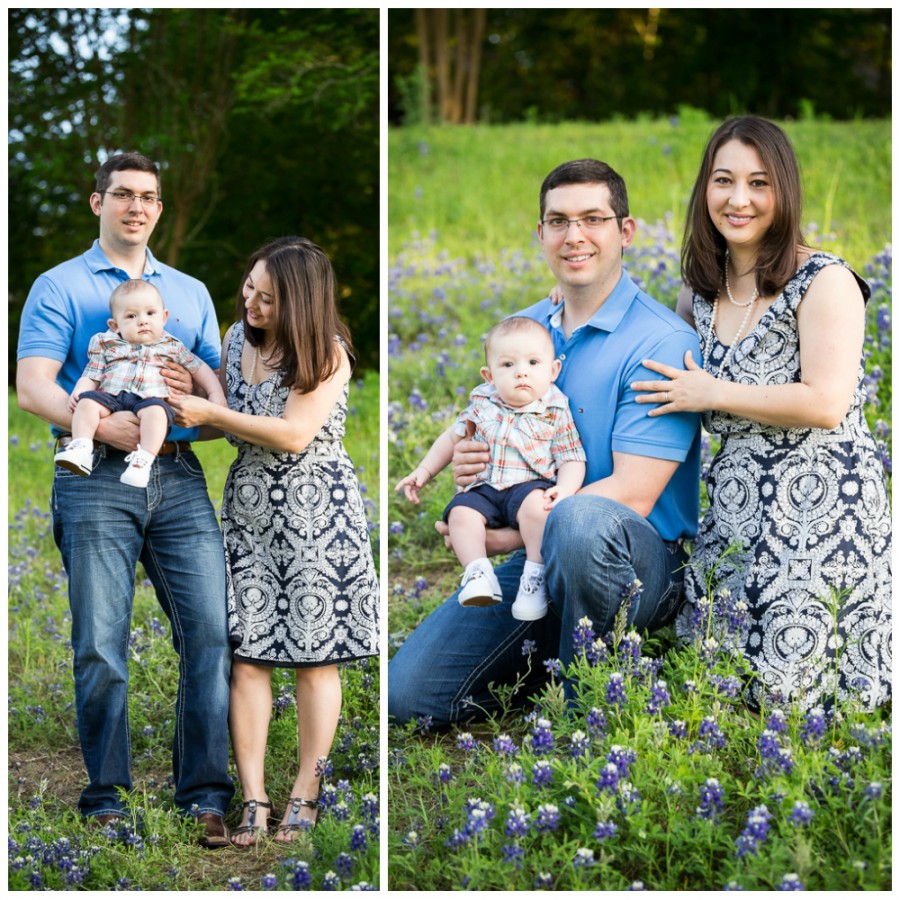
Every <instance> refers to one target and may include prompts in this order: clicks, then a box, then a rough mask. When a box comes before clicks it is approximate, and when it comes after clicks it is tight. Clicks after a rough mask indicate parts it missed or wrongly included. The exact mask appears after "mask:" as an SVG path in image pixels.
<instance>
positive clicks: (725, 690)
mask: <svg viewBox="0 0 900 900" xmlns="http://www.w3.org/2000/svg"><path fill="white" fill-rule="evenodd" d="M709 683H710V684H711V685H712V686H713V689H714V690H715V692H716V693H717V694H718V695H719V696H720V697H724V698H725V699H726V700H737V699H738V698H739V697H740V695H741V688H742V685H741V680H740V678H738V677H737V676H736V675H718V674H712V675H710V676H709Z"/></svg>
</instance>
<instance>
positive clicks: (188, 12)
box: [8, 8, 379, 365]
mask: <svg viewBox="0 0 900 900" xmlns="http://www.w3.org/2000/svg"><path fill="white" fill-rule="evenodd" d="M8 16H9V210H10V214H9V245H10V247H11V248H15V249H14V250H13V252H11V253H10V260H9V270H10V277H9V290H10V307H11V308H10V312H11V316H10V320H11V323H12V330H13V332H15V328H16V323H17V321H18V313H19V311H20V309H21V305H22V303H23V302H24V299H25V296H26V295H27V292H28V289H29V287H30V286H31V283H32V281H33V280H34V278H35V277H36V276H37V275H38V274H40V273H41V272H42V271H44V270H46V269H47V268H49V267H51V266H53V265H55V264H57V263H59V262H61V261H63V260H64V259H68V258H70V257H72V256H75V255H77V254H78V253H80V252H83V251H84V250H85V249H87V247H88V246H89V245H90V242H91V241H92V240H93V239H94V238H95V237H96V236H97V223H96V219H95V218H94V216H93V215H92V214H91V212H90V209H89V207H88V197H89V196H90V194H91V192H92V191H93V187H94V174H95V172H96V170H97V168H98V167H99V166H100V164H101V163H102V162H103V161H104V160H105V159H106V158H108V157H109V156H111V155H112V154H114V153H116V152H119V151H122V150H137V151H139V152H141V153H144V154H145V155H147V156H149V157H151V158H152V159H155V160H157V161H158V162H159V163H160V165H161V169H162V194H163V199H164V212H163V216H162V218H161V220H160V224H159V226H158V228H157V230H156V233H155V234H154V237H153V240H152V242H151V249H152V250H153V252H154V253H155V254H156V255H157V256H158V257H159V258H160V259H162V260H164V261H165V262H168V263H170V264H172V265H177V266H178V267H179V268H180V269H183V270H184V271H186V272H188V273H190V274H191V275H194V276H196V277H197V278H200V279H201V280H202V281H203V282H204V283H205V284H206V285H207V287H208V288H209V290H210V293H211V294H212V296H213V299H214V301H215V303H216V307H217V310H218V312H219V316H220V320H221V322H222V324H223V326H225V325H227V324H228V323H230V322H231V321H232V320H233V316H234V303H235V297H236V296H237V290H238V287H239V285H238V282H239V280H240V277H241V274H242V272H243V266H244V263H245V261H246V259H247V258H248V256H249V255H250V253H251V252H252V251H253V250H255V249H256V248H257V247H258V246H259V245H261V244H262V243H263V242H264V241H266V240H268V239H269V238H272V237H277V236H279V235H284V234H301V235H304V236H305V237H308V238H310V239H311V240H313V241H315V242H317V243H318V244H320V245H321V246H322V248H323V249H324V250H325V251H326V253H328V255H329V256H330V257H331V259H332V262H333V264H334V267H335V271H336V273H337V276H338V281H339V286H340V292H341V297H340V300H341V311H342V314H343V315H344V317H345V319H347V320H348V322H349V323H350V325H351V327H352V330H353V337H354V343H355V344H356V346H357V349H358V350H359V353H360V357H361V361H362V363H363V364H367V365H373V364H375V363H376V362H377V354H378V322H379V319H378V287H379V283H378V252H379V242H378V226H379V213H378V210H379V206H378V204H379V191H378V177H379V176H378V173H379V155H378V137H379V118H378V100H379V75H378V72H379V69H378V51H379V15H378V10H377V9H376V10H371V9H356V10H353V9H347V10H338V9H309V10H290V9H211V10H201V9H184V8H178V9H133V8H129V9H112V8H87V9H84V8H78V9H69V8H65V9H18V8H17V9H10V10H9V11H8ZM11 338H12V340H11V344H12V345H13V346H14V344H15V333H13V334H12V335H11Z"/></svg>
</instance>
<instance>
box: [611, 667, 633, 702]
mask: <svg viewBox="0 0 900 900" xmlns="http://www.w3.org/2000/svg"><path fill="white" fill-rule="evenodd" d="M606 702H607V703H608V704H609V705H610V706H615V705H617V704H620V705H622V706H624V705H625V704H626V703H627V702H628V697H627V696H626V694H625V676H624V675H622V673H621V672H613V673H612V674H611V675H610V676H609V683H608V684H607V685H606Z"/></svg>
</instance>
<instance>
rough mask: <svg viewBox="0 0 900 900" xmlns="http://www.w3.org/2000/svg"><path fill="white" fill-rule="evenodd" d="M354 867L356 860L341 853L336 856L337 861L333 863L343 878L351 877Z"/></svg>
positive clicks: (347, 854)
mask: <svg viewBox="0 0 900 900" xmlns="http://www.w3.org/2000/svg"><path fill="white" fill-rule="evenodd" d="M355 865H356V860H355V859H354V858H353V857H352V856H351V855H350V854H349V853H344V852H343V851H342V852H341V853H339V854H338V855H337V859H335V861H334V867H335V868H336V869H337V870H338V873H339V874H340V875H341V876H343V877H344V878H350V876H351V875H353V868H354V866H355Z"/></svg>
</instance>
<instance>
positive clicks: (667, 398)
mask: <svg viewBox="0 0 900 900" xmlns="http://www.w3.org/2000/svg"><path fill="white" fill-rule="evenodd" d="M663 396H664V397H665V398H666V399H665V400H663V403H668V402H669V392H668V391H665V393H663Z"/></svg>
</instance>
